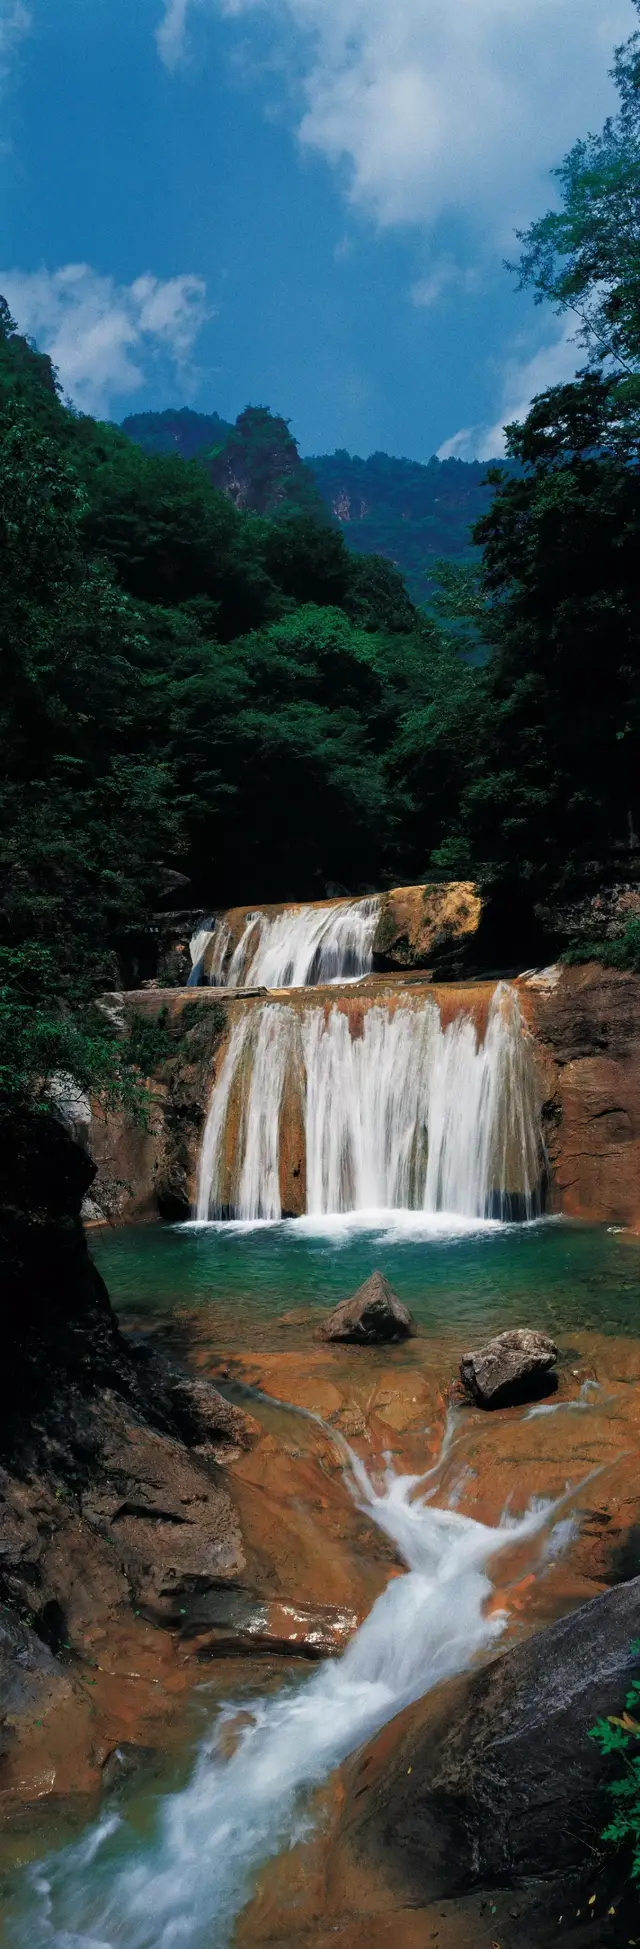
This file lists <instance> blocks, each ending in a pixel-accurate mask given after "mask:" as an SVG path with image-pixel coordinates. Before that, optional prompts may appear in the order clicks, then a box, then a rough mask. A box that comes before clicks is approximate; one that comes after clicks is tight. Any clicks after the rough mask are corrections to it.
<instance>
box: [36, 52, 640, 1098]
mask: <svg viewBox="0 0 640 1949" xmlns="http://www.w3.org/2000/svg"><path fill="white" fill-rule="evenodd" d="M638 48H639V43H638V37H634V38H633V39H632V41H631V42H630V43H629V45H628V47H627V48H626V49H624V50H622V51H621V52H620V55H619V58H618V64H617V81H618V87H619V91H620V100H621V105H620V113H619V116H618V118H617V119H616V121H615V122H612V123H609V124H607V126H606V128H605V130H604V132H603V134H602V136H601V137H598V138H590V140H589V142H588V143H585V144H578V145H577V146H576V148H575V149H574V150H573V151H572V153H571V155H570V157H569V158H568V159H567V161H566V163H565V164H564V165H563V169H562V170H561V171H560V193H561V208H560V210H559V211H556V212H554V213H552V214H551V215H549V216H548V217H545V218H543V219H542V220H541V222H540V223H539V224H537V225H534V226H533V228H532V230H531V232H530V233H529V234H528V236H527V237H525V238H523V240H522V246H523V259H522V269H523V275H524V276H525V277H526V278H530V279H532V280H533V282H534V284H535V285H536V287H537V289H538V291H539V292H540V293H545V292H546V293H548V294H549V295H550V296H551V297H552V298H553V299H554V301H555V302H556V304H558V305H560V306H561V307H562V306H571V305H573V304H574V303H578V304H579V309H580V316H581V318H582V321H583V331H584V334H585V341H586V343H585V356H586V359H587V364H586V366H585V369H584V371H583V372H582V373H581V374H579V375H578V378H577V379H576V381H575V382H574V383H573V384H571V385H566V386H560V387H555V388H552V389H551V390H550V391H548V392H547V393H545V394H543V395H542V396H541V397H540V398H539V399H537V400H536V401H535V402H534V404H533V406H532V409H531V411H530V413H529V415H528V417H527V419H526V421H525V423H524V425H522V426H520V427H514V428H512V429H511V430H510V434H509V453H510V458H511V459H512V460H513V462H515V463H516V471H515V472H511V473H509V472H508V471H505V470H502V471H500V470H498V471H495V470H494V472H493V475H492V478H491V482H490V486H491V490H492V495H493V498H492V500H491V502H490V505H489V507H488V510H485V512H484V514H483V515H482V516H481V519H480V520H479V522H478V523H477V525H476V527H475V530H474V545H475V547H476V548H477V549H478V551H481V554H480V553H479V557H478V572H477V573H476V571H475V569H474V567H473V565H469V564H468V563H467V565H466V567H465V566H463V567H462V568H460V567H456V566H455V564H452V563H451V562H450V563H449V566H448V568H447V566H446V564H445V567H444V569H443V570H442V571H441V576H440V596H439V598H438V603H437V605H436V606H435V607H434V610H433V613H432V614H431V615H429V616H427V615H425V613H424V612H421V611H419V610H418V609H417V608H416V607H414V605H413V603H412V602H411V600H410V598H409V596H408V594H407V591H406V588H405V585H404V583H403V580H402V577H401V576H400V574H399V572H398V571H397V570H396V569H395V568H394V566H393V565H392V563H391V562H390V561H389V560H387V559H383V558H382V557H380V556H376V555H358V554H354V553H352V552H350V551H349V549H348V548H347V547H346V545H345V540H344V533H343V531H342V530H341V529H340V528H339V527H338V526H337V525H336V522H335V519H333V518H332V521H331V522H329V521H328V520H326V519H325V515H324V508H323V506H322V504H320V503H319V500H318V495H317V490H316V487H315V484H314V483H313V482H312V481H311V478H310V476H309V474H308V471H307V470H306V469H305V468H304V466H303V463H302V462H301V461H300V459H299V456H298V455H297V451H296V449H295V443H294V442H293V441H292V439H291V436H290V434H289V431H288V428H287V426H286V423H285V422H284V421H273V420H272V418H271V416H270V415H268V414H267V413H266V411H265V409H262V408H256V409H251V411H250V413H248V414H245V415H241V420H240V422H238V427H237V428H236V429H233V430H232V433H231V435H229V434H228V433H227V432H226V431H225V430H224V429H222V431H221V427H220V423H218V429H217V435H216V440H215V442H213V443H212V444H211V445H210V446H209V448H208V449H207V450H206V451H205V454H204V458H200V457H198V458H191V459H183V458H182V457H181V448H179V445H177V444H176V421H177V420H180V422H181V423H182V422H183V421H184V418H185V416H184V415H175V414H169V415H168V416H163V428H164V431H163V434H162V438H163V439H165V438H166V439H167V440H168V441H169V450H168V451H165V450H162V451H154V452H147V451H144V450H143V448H142V447H141V446H140V445H137V444H135V443H134V441H132V440H131V439H129V438H128V437H127V435H126V434H125V433H124V432H122V431H121V430H120V429H118V428H116V427H113V426H106V425H101V424H98V423H96V422H95V421H93V420H92V419H89V418H86V417H82V416H78V415H76V414H74V413H73V412H71V411H70V410H69V409H68V408H66V407H65V406H63V404H62V403H61V399H60V396H59V391H58V387H57V383H56V378H55V374H54V373H53V371H52V368H51V365H50V362H49V360H48V359H47V358H45V357H44V356H43V355H42V354H41V353H39V352H38V351H37V350H36V349H35V348H34V347H33V346H32V345H30V344H29V343H28V342H27V341H26V340H25V339H24V338H23V337H21V335H20V334H19V332H18V331H17V330H16V328H15V326H14V324H13V322H12V320H11V318H10V316H9V313H8V311H7V308H6V306H4V307H3V308H2V311H1V312H0V536H1V541H2V550H1V564H2V566H1V571H0V572H1V575H2V607H1V617H0V631H1V641H2V654H3V686H2V699H1V703H0V715H1V725H2V742H3V752H4V760H5V763H4V769H3V779H2V784H1V786H0V793H1V797H2V804H1V813H2V817H1V820H0V828H1V833H2V838H1V841H0V846H1V854H2V867H3V875H2V891H1V895H0V956H1V970H0V973H1V979H2V1003H3V1006H2V1014H1V1018H0V1038H1V1039H0V1071H1V1075H0V1084H1V1096H2V1104H3V1106H4V1114H5V1115H9V1116H10V1117H14V1118H15V1117H16V1116H17V1115H19V1114H20V1113H21V1112H20V1106H21V1105H24V1104H25V1103H26V1102H29V1101H30V1100H31V1099H32V1097H33V1096H34V1095H38V1094H40V1095H42V1092H43V1086H44V1085H45V1084H46V1078H47V1076H48V1075H49V1074H50V1073H51V1071H52V1070H53V1069H58V1070H59V1069H60V1068H61V1067H62V1068H65V1069H67V1070H69V1071H72V1072H73V1074H74V1076H76V1077H77V1078H80V1079H83V1078H84V1079H90V1078H91V1077H93V1079H94V1082H95V1079H96V1077H99V1078H102V1079H103V1081H104V1086H105V1087H107V1086H108V1082H109V1077H110V1076H111V1075H112V1071H113V1062H112V1058H113V1050H112V1048H111V1045H110V1042H109V1034H108V1031H107V1029H106V1028H105V1018H104V1016H103V1015H96V1013H95V1009H94V1000H95V997H96V995H97V993H98V992H99V990H100V988H101V987H102V988H104V987H105V986H113V985H116V983H117V981H118V979H119V969H120V968H121V967H122V966H123V965H126V955H127V943H131V941H132V940H135V938H136V937H137V936H138V935H139V933H140V932H141V931H144V928H145V926H148V922H149V916H150V914H151V912H152V911H153V909H154V908H155V907H156V906H157V904H158V902H159V901H162V900H165V901H166V900H167V899H168V898H170V897H171V893H172V888H173V889H175V888H176V887H180V889H181V893H180V898H181V901H182V902H184V900H185V897H186V898H188V899H189V900H192V901H193V902H194V903H196V902H197V903H200V902H203V903H205V902H206V904H207V905H217V904H226V903H228V902H229V901H231V900H232V899H233V900H236V901H239V900H265V899H273V898H283V897H288V896H295V897H298V898H301V897H302V898H304V897H313V896H322V895H323V894H324V893H325V892H326V889H327V887H328V886H332V887H335V886H340V887H342V888H344V889H345V890H346V891H353V892H358V891H360V890H362V889H365V888H368V887H373V886H378V887H380V886H384V885H385V884H389V883H390V882H391V881H398V880H407V881H416V880H420V879H423V878H428V877H433V876H445V877H447V876H449V877H468V876H472V875H473V876H475V877H476V878H478V880H479V881H480V884H481V886H482V888H483V890H484V892H485V895H486V899H487V909H488V915H489V918H490V923H491V927H490V940H491V948H490V952H491V954H492V956H493V964H494V965H495V964H497V963H498V962H500V963H502V965H509V964H513V963H514V962H516V961H517V960H519V959H521V958H522V957H524V956H527V957H530V958H533V956H534V955H536V954H538V953H541V952H546V951H547V950H548V948H549V941H550V930H551V945H553V938H552V936H553V918H552V917H553V912H554V904H555V903H557V901H558V899H560V898H562V899H567V898H575V897H576V896H580V895H581V893H582V892H583V891H585V890H590V889H593V888H597V887H598V886H600V885H602V884H603V882H607V881H611V880H612V879H614V878H615V877H616V876H618V877H619V876H620V875H621V874H624V875H625V876H626V877H627V878H628V877H629V876H633V875H638V873H640V857H639V854H640V845H639V841H638V837H637V835H638V832H639V830H640V807H639V806H638V791H639V784H638V781H639V778H640V767H639V764H638V756H639V731H640V660H639V654H638V652H639V632H640V608H639V595H638V577H637V559H638V545H639V541H640V478H639V468H638V457H639V439H640V430H639V429H640V373H639V368H640V298H639V296H638V294H639V292H640V233H639V234H638V235H636V231H635V229H634V227H633V224H631V223H630V220H629V214H628V213H629V210H630V209H631V208H636V207H640V194H639V192H640V112H639V103H640V58H639V51H638ZM187 418H188V423H189V426H190V427H191V434H190V436H189V437H191V436H192V437H193V440H194V441H198V442H199V441H200V435H201V432H202V422H201V420H200V419H199V417H198V416H197V415H193V416H187ZM193 421H196V422H197V424H192V422H193ZM274 428H275V432H274ZM178 430H179V429H178ZM152 431H153V429H152ZM154 437H155V436H154ZM180 438H181V439H182V434H180ZM274 442H275V446H274ZM200 451H201V449H200V446H199V445H198V448H197V452H198V455H200ZM274 453H275V463H274ZM276 463H277V464H276ZM368 464H369V465H373V463H368ZM454 464H455V463H454ZM274 468H275V471H274ZM230 470H231V471H230ZM424 471H425V472H426V473H427V474H429V473H430V470H429V469H426V470H424ZM231 474H232V475H233V478H231ZM276 477H277V481H276V485H277V492H276V491H275V489H274V480H276ZM445 477H446V478H447V479H448V477H449V476H448V474H447V475H446V476H445V472H444V470H443V471H442V472H441V473H438V474H436V473H435V472H434V479H437V480H438V481H441V480H442V479H443V478H445ZM457 478H458V476H457V475H456V479H457ZM465 478H466V476H465ZM385 491H386V490H385ZM274 493H275V501H274ZM256 508H257V509H258V510H259V511H257V512H256V511H254V510H255V509H256ZM362 519H363V520H364V519H365V517H364V516H363V517H362ZM478 645H480V646H481V651H482V657H483V659H484V661H483V662H482V664H481V666H480V667H476V665H474V663H473V662H470V661H469V660H468V658H465V656H463V655H461V654H460V651H461V649H463V650H468V649H469V648H470V647H474V646H475V647H476V649H477V647H478ZM476 662H477V659H476ZM185 889H186V892H185ZM549 916H551V921H550V920H549ZM545 930H546V933H545ZM92 1011H93V1012H92ZM110 1065H111V1067H110ZM116 1067H117V1064H116ZM116 1084H117V1087H120V1082H119V1081H118V1079H117V1078H116ZM109 1086H110V1085H109ZM114 1086H116V1085H114Z"/></svg>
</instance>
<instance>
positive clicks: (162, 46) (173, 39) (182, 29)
mask: <svg viewBox="0 0 640 1949" xmlns="http://www.w3.org/2000/svg"><path fill="white" fill-rule="evenodd" d="M190 4H191V0H166V7H165V12H164V14H163V17H162V20H161V21H160V25H159V27H158V28H157V29H156V41H157V46H158V53H159V55H160V59H161V61H164V65H165V68H168V69H169V71H170V73H173V70H174V69H175V68H178V67H179V66H180V62H181V61H182V60H183V59H184V55H185V52H186V45H187V16H188V14H189V10H190Z"/></svg>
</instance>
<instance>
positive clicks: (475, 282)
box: [410, 257, 482, 311]
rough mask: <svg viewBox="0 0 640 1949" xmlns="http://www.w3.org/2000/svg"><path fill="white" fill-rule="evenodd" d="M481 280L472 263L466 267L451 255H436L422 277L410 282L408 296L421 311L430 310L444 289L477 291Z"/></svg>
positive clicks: (442, 294) (441, 295)
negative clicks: (413, 282)
mask: <svg viewBox="0 0 640 1949" xmlns="http://www.w3.org/2000/svg"><path fill="white" fill-rule="evenodd" d="M481 282H482V280H481V277H480V273H479V272H478V271H477V270H474V268H473V266H472V265H468V266H467V267H466V268H465V267H464V266H463V265H462V264H457V263H456V261H455V258H453V257H437V258H436V259H435V262H434V263H433V264H432V266H431V269H430V270H429V271H427V272H426V274H425V276H424V277H419V278H417V279H416V282H415V284H412V286H411V291H410V297H411V300H412V303H413V304H414V305H418V306H419V308H420V310H422V311H431V309H432V307H433V306H434V305H437V303H438V300H439V299H440V298H442V297H443V296H444V293H445V291H452V290H457V291H477V290H478V289H479V286H480V284H481Z"/></svg>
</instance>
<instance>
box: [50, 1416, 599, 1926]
mask: <svg viewBox="0 0 640 1949" xmlns="http://www.w3.org/2000/svg"><path fill="white" fill-rule="evenodd" d="M344 1446H345V1447H346V1444H345V1445H344ZM350 1463H351V1469H350V1484H349V1486H350V1487H351V1490H352V1493H353V1494H354V1496H355V1499H356V1500H357V1502H358V1504H359V1506H360V1507H361V1508H362V1509H363V1510H365V1511H366V1513H367V1514H368V1516H369V1517H370V1518H371V1519H372V1520H373V1521H374V1522H375V1523H376V1525H377V1527H378V1528H379V1529H381V1530H382V1531H383V1532H384V1533H385V1534H386V1535H387V1536H389V1537H390V1538H391V1540H392V1542H393V1543H394V1545H395V1547H396V1549H397V1550H398V1552H399V1554H400V1555H401V1557H402V1558H403V1560H404V1562H405V1564H406V1565H407V1566H408V1568H407V1574H406V1575H405V1576H401V1577H394V1578H393V1579H392V1580H391V1582H390V1583H389V1584H388V1585H387V1588H386V1590H384V1591H383V1593H382V1595H381V1596H380V1597H378V1599H377V1601H376V1603H375V1604H374V1606H373V1609H372V1610H371V1611H370V1613H369V1616H368V1617H367V1618H366V1620H365V1622H364V1624H363V1625H362V1626H361V1628H360V1630H359V1631H358V1632H357V1634H356V1636H355V1637H354V1638H353V1639H352V1642H351V1644H350V1645H349V1647H348V1649H347V1651H346V1652H345V1653H344V1654H343V1656H342V1658H340V1659H339V1660H336V1661H335V1662H330V1661H327V1662H326V1663H324V1664H323V1665H321V1666H320V1667H319V1668H318V1670H317V1671H316V1672H315V1674H314V1676H313V1677H312V1678H311V1679H310V1680H309V1681H307V1682H306V1683H303V1684H301V1685H297V1686H296V1687H287V1688H286V1689H285V1690H283V1691H281V1692H280V1693H279V1695H278V1696H277V1697H275V1698H273V1697H272V1698H267V1699H264V1700H262V1701H258V1702H257V1703H254V1704H253V1705H252V1707H251V1718H250V1723H249V1724H246V1723H245V1726H244V1728H243V1730H242V1731H241V1732H240V1734H239V1737H238V1742H237V1745H236V1749H235V1751H234V1752H233V1754H232V1757H230V1758H229V1757H227V1756H225V1753H224V1732H225V1730H227V1729H228V1725H229V1720H230V1719H233V1716H234V1714H233V1709H232V1708H229V1709H228V1711H227V1713H226V1714H223V1715H222V1720H221V1721H220V1720H219V1721H218V1728H217V1729H216V1730H214V1733H213V1735H212V1736H211V1737H210V1739H209V1740H208V1741H206V1742H205V1744H204V1745H203V1747H202V1749H201V1751H200V1755H199V1758H198V1760H197V1763H196V1766H195V1769H194V1772H193V1774H192V1776H191V1779H190V1781H189V1782H188V1784H187V1786H186V1787H185V1788H184V1789H183V1790H182V1791H180V1792H176V1793H172V1794H169V1795H167V1796H166V1797H165V1798H164V1800H163V1801H161V1802H160V1806H159V1809H158V1813H157V1816H156V1821H155V1824H154V1831H153V1833H152V1835H151V1837H150V1838H149V1839H145V1838H144V1837H141V1836H140V1834H136V1833H135V1832H134V1830H133V1828H132V1827H130V1826H129V1825H128V1824H127V1823H126V1822H125V1821H124V1820H123V1819H122V1817H121V1816H119V1815H117V1814H111V1815H107V1816H106V1817H104V1818H103V1820H102V1821H101V1822H100V1823H99V1824H98V1825H97V1826H96V1827H95V1828H93V1830H92V1831H91V1832H90V1834H89V1835H88V1836H86V1837H85V1838H84V1839H83V1840H82V1841H81V1842H80V1843H79V1844H76V1845H72V1846H70V1847H68V1848H65V1849H63V1850H62V1852H61V1853H59V1854H58V1855H54V1856H50V1857H49V1858H48V1859H47V1860H45V1861H44V1862H41V1863H39V1864H38V1866H37V1867H35V1868H33V1869H31V1870H30V1871H29V1872H28V1874H27V1877H26V1897H25V1901H24V1903H23V1906H22V1912H21V1914H20V1915H19V1916H18V1918H17V1920H16V1922H15V1924H14V1926H13V1928H12V1934H11V1940H12V1943H13V1945H14V1949H226V1945H228V1943H229V1941H230V1938H231V1935H232V1931H233V1925H234V1922H235V1920H236V1918H237V1916H238V1914H239V1913H240V1911H241V1909H242V1908H243V1907H244V1905H245V1903H246V1902H247V1900H248V1898H249V1896H250V1893H251V1886H252V1882H253V1879H254V1877H255V1874H256V1872H257V1869H258V1868H259V1866H260V1864H261V1862H263V1861H265V1860H267V1859H268V1858H269V1856H272V1855H274V1854H276V1853H277V1852H278V1850H279V1849H280V1848H281V1847H282V1846H284V1845H285V1844H286V1842H287V1840H289V1841H291V1838H292V1836H293V1837H295V1836H296V1835H297V1834H299V1833H300V1832H301V1831H302V1821H303V1818H304V1809H305V1803H306V1802H307V1801H308V1795H309V1793H310V1791H311V1790H312V1789H313V1788H314V1787H315V1786H316V1785H317V1784H318V1783H319V1782H320V1781H321V1780H323V1779H325V1778H326V1776H327V1774H328V1773H329V1772H330V1771H331V1770H332V1769H333V1768H334V1767H335V1766H338V1765H339V1764H340V1763H341V1761H342V1760H343V1759H345V1758H346V1756H347V1754H348V1753H350V1752H353V1751H354V1749H355V1748H356V1747H357V1746H359V1745H360V1744H361V1743H362V1742H363V1741H364V1740H366V1739H369V1738H371V1737H372V1735H373V1734H374V1733H375V1732H377V1731H378V1729H379V1728H380V1727H381V1726H382V1725H384V1724H385V1723H386V1722H387V1720H389V1719H391V1718H393V1717H394V1716H395V1714H396V1713H398V1712H400V1711H401V1710H402V1708H403V1707H404V1706H406V1705H408V1704H409V1703H410V1702H411V1701H412V1700H414V1699H417V1698H420V1697H422V1695H423V1694H424V1693H425V1692H428V1691H430V1689H431V1688H432V1687H433V1686H434V1685H436V1684H438V1683H439V1682H440V1681H441V1680H442V1679H446V1678H448V1677H450V1676H452V1675H453V1674H454V1673H456V1672H460V1671H463V1670H465V1668H466V1667H467V1666H468V1665H469V1664H470V1662H471V1660H472V1659H473V1658H474V1657H475V1656H476V1655H477V1654H478V1653H479V1652H482V1651H486V1650H487V1649H488V1648H489V1646H490V1645H491V1643H492V1642H493V1641H494V1640H495V1639H496V1638H497V1637H498V1636H499V1635H500V1633H501V1632H502V1631H503V1629H504V1626H505V1624H506V1621H507V1619H506V1614H505V1612H504V1611H496V1610H494V1611H493V1612H491V1611H490V1608H489V1603H488V1600H489V1599H490V1597H491V1592H492V1584H491V1575H490V1566H491V1564H492V1562H493V1560H494V1559H495V1558H496V1557H497V1556H498V1555H499V1554H500V1553H502V1552H504V1551H505V1550H506V1549H508V1547H509V1546H510V1545H512V1544H515V1545H516V1546H518V1545H521V1544H522V1543H523V1542H525V1541H527V1540H528V1539H530V1540H531V1543H532V1550H534V1552H536V1554H537V1556H538V1557H540V1555H541V1554H542V1556H543V1557H544V1552H545V1542H546V1539H547V1537H548V1532H549V1529H550V1527H551V1524H552V1523H553V1522H554V1521H556V1520H557V1518H558V1515H559V1511H560V1507H561V1505H560V1504H558V1505H555V1506H547V1507H546V1508H544V1507H542V1506H541V1505H540V1503H538V1504H537V1506H536V1507H535V1508H533V1509H532V1510H530V1511H529V1512H528V1513H527V1514H526V1515H524V1516H522V1517H520V1518H519V1519H517V1520H513V1521H512V1522H510V1523H504V1524H502V1525H501V1526H500V1527H499V1528H498V1529H491V1528H489V1527H485V1525H484V1524H482V1523H479V1522H475V1521H473V1520H472V1519H471V1518H470V1517H467V1516H462V1515H458V1514H457V1513H456V1512H455V1511H454V1510H453V1509H451V1508H444V1509H443V1508H436V1507H434V1506H433V1503H432V1502H431V1501H430V1500H429V1498H430V1496H431V1495H432V1494H433V1490H434V1483H433V1477H434V1475H435V1474H436V1473H437V1469H436V1470H432V1471H430V1476H431V1480H430V1482H429V1488H428V1489H426V1483H427V1481H428V1480H429V1478H425V1477H422V1478H420V1477H419V1476H394V1475H393V1474H392V1473H391V1472H390V1471H388V1472H387V1474H386V1476H385V1478H384V1481H383V1482H382V1483H381V1484H380V1485H378V1486H375V1485H374V1484H373V1482H372V1481H371V1480H370V1479H369V1477H368V1475H367V1474H366V1471H365V1469H364V1466H363V1464H362V1463H361V1462H360V1461H359V1460H358V1459H357V1457H356V1456H351V1457H350ZM425 1490H426V1494H425ZM565 1526H566V1525H565ZM559 1527H560V1528H561V1525H559ZM535 1538H538V1539H539V1540H538V1543H537V1545H536V1544H535V1543H534V1539H535ZM534 1561H535V1556H534ZM245 1718H246V1715H245ZM221 1733H222V1735H223V1737H220V1734H221Z"/></svg>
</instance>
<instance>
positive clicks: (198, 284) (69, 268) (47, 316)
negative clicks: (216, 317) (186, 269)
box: [0, 264, 210, 415]
mask: <svg viewBox="0 0 640 1949" xmlns="http://www.w3.org/2000/svg"><path fill="white" fill-rule="evenodd" d="M0 291H2V292H3V294H4V296H5V297H6V299H7V302H8V304H9V307H10V309H11V311H12V312H13V314H14V316H15V318H16V320H17V323H18V324H19V326H20V329H21V330H22V331H24V332H27V333H29V335H30V336H31V337H33V338H35V339H36V340H37V343H38V345H39V346H40V348H41V350H42V351H44V352H48V353H49V356H50V358H51V359H52V360H53V363H54V365H55V366H57V368H58V372H59V374H60V379H61V382H62V386H63V388H64V391H65V393H67V395H68V396H69V397H70V398H72V399H73V400H74V402H75V404H76V406H78V407H80V409H81V411H83V412H86V413H96V414H98V415H100V414H105V413H107V412H108V410H109V405H110V402H111V400H112V399H114V398H118V397H120V396H122V395H125V396H126V395H127V394H128V393H132V392H136V391H138V390H139V388H140V387H142V386H144V385H145V384H146V382H147V379H148V376H149V372H150V369H151V368H152V367H153V365H154V363H157V362H158V360H160V361H161V362H162V361H163V360H164V361H165V362H167V361H168V362H169V364H170V366H171V367H172V368H173V369H174V371H175V370H176V368H177V369H178V371H179V372H180V375H181V378H182V380H183V383H184V382H185V381H186V380H188V365H189V360H190V357H191V354H192V352H193V348H194V345H195V341H196V338H197V335H198V332H199V331H200V328H201V326H202V324H203V322H204V319H205V317H206V316H207V315H208V314H207V310H206V286H205V285H204V283H203V281H202V278H199V277H194V276H189V275H182V276H180V277H172V278H165V279H163V278H157V277H152V276H151V274H150V273H149V272H147V273H145V275H144V276H142V277H138V278H135V279H134V282H133V284H126V285H119V284H116V282H115V279H114V278H111V277H100V276H99V274H98V272H97V271H94V270H92V268H91V266H90V265H89V264H65V265H64V266H62V268H61V269H60V270H57V271H47V270H42V271H8V272H6V273H4V272H0ZM209 315H210V314H209Z"/></svg>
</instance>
